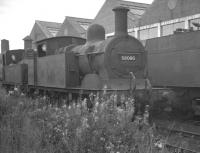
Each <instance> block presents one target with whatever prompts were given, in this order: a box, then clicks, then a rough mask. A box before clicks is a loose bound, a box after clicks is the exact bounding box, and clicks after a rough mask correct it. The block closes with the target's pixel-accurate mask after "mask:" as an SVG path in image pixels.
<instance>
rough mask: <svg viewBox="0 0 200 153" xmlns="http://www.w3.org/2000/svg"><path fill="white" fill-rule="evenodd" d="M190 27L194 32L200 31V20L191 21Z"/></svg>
mask: <svg viewBox="0 0 200 153" xmlns="http://www.w3.org/2000/svg"><path fill="white" fill-rule="evenodd" d="M189 27H190V28H191V29H193V30H200V18H197V19H192V20H189Z"/></svg>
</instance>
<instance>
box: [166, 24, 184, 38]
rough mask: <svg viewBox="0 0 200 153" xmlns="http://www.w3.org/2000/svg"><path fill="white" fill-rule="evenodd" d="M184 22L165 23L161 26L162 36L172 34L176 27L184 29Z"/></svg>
mask: <svg viewBox="0 0 200 153" xmlns="http://www.w3.org/2000/svg"><path fill="white" fill-rule="evenodd" d="M184 28H185V23H184V22H177V23H173V24H167V25H163V26H162V36H167V35H172V34H173V33H174V31H176V30H177V29H184Z"/></svg>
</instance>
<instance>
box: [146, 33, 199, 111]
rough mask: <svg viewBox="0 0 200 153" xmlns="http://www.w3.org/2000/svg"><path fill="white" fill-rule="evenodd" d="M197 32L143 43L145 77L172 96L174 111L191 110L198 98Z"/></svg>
mask: <svg viewBox="0 0 200 153" xmlns="http://www.w3.org/2000/svg"><path fill="white" fill-rule="evenodd" d="M199 40H200V31H193V32H191V31H189V32H182V33H175V34H173V35H169V36H164V37H160V38H153V39H150V40H147V42H146V50H148V74H149V78H150V80H151V83H152V85H153V86H154V87H162V88H163V87H167V88H170V89H172V91H173V92H174V93H175V95H176V96H175V97H176V98H174V101H175V99H176V100H177V99H178V100H177V101H179V104H177V106H178V107H180V108H181V107H182V108H184V109H187V108H188V109H191V106H192V104H193V103H195V102H194V101H196V102H197V100H198V99H199V97H200V69H199V68H200V60H199V59H200V43H199Z"/></svg>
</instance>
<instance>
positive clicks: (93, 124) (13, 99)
mask: <svg viewBox="0 0 200 153" xmlns="http://www.w3.org/2000/svg"><path fill="white" fill-rule="evenodd" d="M119 101H120V103H122V105H121V106H117V104H118V103H119ZM91 102H92V104H93V108H92V109H90V110H88V108H87V100H86V99H84V100H80V101H79V102H78V103H76V104H75V103H72V104H71V105H63V106H62V107H55V106H54V107H53V106H51V105H47V102H46V99H45V98H38V99H35V100H31V99H27V98H25V97H23V96H8V95H7V94H6V93H5V92H4V91H3V90H2V89H1V90H0V113H1V114H0V152H2V153H133V152H134V153H153V152H156V150H154V142H155V137H154V131H153V128H152V127H150V126H149V124H148V123H147V122H146V121H145V120H143V121H142V122H137V120H136V121H135V122H132V121H131V118H132V114H133V112H134V109H135V107H134V99H133V98H128V97H124V96H123V95H122V96H121V98H120V99H118V98H117V95H116V94H112V95H104V96H98V95H96V96H94V97H93V99H91Z"/></svg>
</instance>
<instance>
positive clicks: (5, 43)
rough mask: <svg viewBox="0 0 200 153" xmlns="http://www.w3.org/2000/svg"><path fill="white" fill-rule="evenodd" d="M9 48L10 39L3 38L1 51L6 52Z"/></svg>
mask: <svg viewBox="0 0 200 153" xmlns="http://www.w3.org/2000/svg"><path fill="white" fill-rule="evenodd" d="M8 50H9V41H8V40H6V39H2V40H1V53H5V52H6V51H8Z"/></svg>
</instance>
